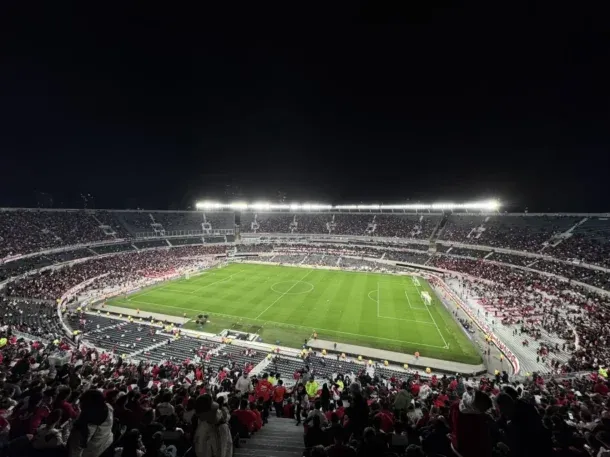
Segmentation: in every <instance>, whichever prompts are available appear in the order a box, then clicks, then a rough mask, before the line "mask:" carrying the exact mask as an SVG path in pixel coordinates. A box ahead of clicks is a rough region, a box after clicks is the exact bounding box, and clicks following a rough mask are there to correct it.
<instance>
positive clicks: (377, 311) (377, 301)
mask: <svg viewBox="0 0 610 457" xmlns="http://www.w3.org/2000/svg"><path fill="white" fill-rule="evenodd" d="M377 317H379V281H377Z"/></svg>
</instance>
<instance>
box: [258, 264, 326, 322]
mask: <svg viewBox="0 0 610 457" xmlns="http://www.w3.org/2000/svg"><path fill="white" fill-rule="evenodd" d="M313 271H314V270H309V271H308V272H307V273H305V276H303V277H302V278H301V279H299V280H298V281H296V282H295V283H294V284H293V285H292V286H290V287H289V288H288V290H287V291H286V292H284V293H282V294H280V296H279V297H277V298H276V299H275V300H273V303H271V304H270V305H269V306H267V307H266V308H265V309H264V310H263V311H261V313H260V314H259V315H258V316H256V317H255V319H256V320H258V318H259V317H261V316H262V315H263V314H265V313H266V312H267V310H268V309H269V308H271V307H272V306H273V305H275V304H276V303H277V302H278V301H280V299H282V298H283V297H284V296H285V295H286V294H287V293H288V292H290V291H291V290H292V289H293V288H294V286H296V285H297V284H299V283H300V282H301V281H303V280H304V279H305V278H306V277H307V276H309V275H310V273H311V272H313Z"/></svg>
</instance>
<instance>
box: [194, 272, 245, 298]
mask: <svg viewBox="0 0 610 457" xmlns="http://www.w3.org/2000/svg"><path fill="white" fill-rule="evenodd" d="M242 271H244V270H239V271H238V272H237V273H233V274H232V275H229V276H227V277H226V278H222V279H219V280H218V281H214V282H211V283H209V284H206V285H205V286H201V287H198V288H197V289H195V290H193V291H191V292H190V293H191V294H194V293H195V292H198V291H200V290H202V289H205V288H206V287H209V286H212V285H214V284H218V283H219V282H228V281H230V280H232V279H233V276H236V275H238V274H240V273H241V272H242Z"/></svg>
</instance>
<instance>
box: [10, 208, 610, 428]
mask: <svg viewBox="0 0 610 457" xmlns="http://www.w3.org/2000/svg"><path fill="white" fill-rule="evenodd" d="M609 235H610V219H609V215H608V214H530V213H504V212H501V207H500V205H499V203H498V202H496V201H485V202H475V203H464V204H431V205H391V206H382V205H357V206H351V205H340V206H330V205H321V204H292V205H275V204H271V203H252V204H248V203H241V202H240V203H229V204H223V203H218V202H200V203H199V204H198V205H197V210H196V211H152V210H151V211H144V210H141V211H126V210H42V209H26V208H4V209H2V210H0V239H1V240H2V242H1V244H0V257H1V261H0V262H1V263H0V279H1V280H2V282H1V283H0V294H1V295H0V300H2V306H3V309H4V312H3V317H2V325H3V329H4V330H5V331H6V332H7V334H6V337H5V338H3V348H5V349H6V348H10V347H11V345H16V347H18V348H19V347H20V348H21V350H22V351H23V350H25V351H26V352H27V348H29V349H30V350H33V349H32V348H34V347H40V346H42V347H46V348H48V351H50V352H49V354H50V355H51V357H53V358H55V359H57V360H61V357H64V355H63V354H66V353H70V354H73V355H72V357H73V356H74V354H76V355H77V357H83V355H84V356H85V357H88V358H89V359H90V358H91V354H95V358H96V359H97V360H100V361H104V363H112V362H111V361H113V360H114V361H117V360H120V361H121V363H123V364H128V365H127V366H134V367H135V366H140V367H141V366H150V367H175V369H176V370H177V371H173V373H174V375H175V376H177V377H178V378H179V379H182V380H183V382H184V381H186V380H187V378H184V376H185V375H187V373H188V367H189V366H192V365H190V364H193V363H195V364H202V366H204V367H205V369H206V373H207V375H206V376H207V377H206V379H208V381H209V380H211V381H212V382H214V380H218V379H219V378H218V376H220V373H223V372H224V371H225V370H228V371H231V370H237V371H236V373H240V372H242V371H244V372H247V373H250V375H251V376H255V375H260V374H262V373H266V372H271V373H275V374H276V376H278V377H280V376H281V377H282V378H283V379H285V380H286V385H287V386H291V385H292V384H294V383H295V382H297V383H298V381H295V380H296V379H297V378H298V377H297V376H296V373H299V374H300V376H303V375H304V374H307V376H311V377H312V378H313V377H315V379H316V380H317V381H318V382H319V383H320V385H321V384H322V383H324V382H325V381H326V380H327V379H336V377H337V376H338V375H340V376H341V377H343V376H355V377H362V376H367V377H370V378H368V379H405V377H413V376H415V378H416V379H420V380H421V381H420V383H423V384H425V383H426V382H428V381H426V379H428V380H436V379H438V378H440V377H443V379H453V378H451V377H454V376H456V374H457V375H458V376H459V375H461V376H464V377H465V379H468V377H469V376H482V378H481V379H487V378H486V377H488V378H489V379H496V380H498V381H499V380H500V379H501V378H503V377H506V376H510V377H511V379H513V380H519V381H518V382H526V383H527V382H528V381H527V380H529V379H532V376H533V379H534V380H536V382H543V381H542V380H543V379H548V377H549V376H553V377H563V378H564V379H568V380H573V379H577V377H578V376H580V375H582V374H586V375H587V376H588V374H589V373H595V374H597V373H598V372H599V373H602V374H605V373H606V372H605V367H606V366H607V365H606V364H607V361H608V346H607V344H605V342H606V341H607V336H608V331H609V330H608V329H609V328H610V327H609V326H608V325H607V312H606V309H607V306H608V305H609V301H610V296H609V291H610V281H609V278H610V262H609V260H608V259H610V256H609V255H608V254H609V253H610V249H609V247H610V244H608V239H609V238H610V237H609ZM9 343H10V344H9ZM54 351H55V352H54ZM142 364H144V365H142ZM180 367H182V368H180ZM155 369H157V368H155ZM448 376H449V378H448ZM430 382H436V381H430ZM567 382H572V381H567ZM596 385H597V384H596ZM583 388H584V387H583ZM297 416H298V414H297Z"/></svg>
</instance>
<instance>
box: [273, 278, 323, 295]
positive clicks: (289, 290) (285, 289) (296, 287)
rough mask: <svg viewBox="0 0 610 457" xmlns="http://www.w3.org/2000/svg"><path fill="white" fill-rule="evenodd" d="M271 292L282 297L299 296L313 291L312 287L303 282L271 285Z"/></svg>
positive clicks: (284, 282) (281, 282)
mask: <svg viewBox="0 0 610 457" xmlns="http://www.w3.org/2000/svg"><path fill="white" fill-rule="evenodd" d="M271 290H272V291H274V292H277V293H278V294H283V295H300V294H308V293H309V292H311V291H312V290H314V285H313V284H312V283H310V282H303V281H280V282H276V283H275V284H273V285H272V286H271Z"/></svg>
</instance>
